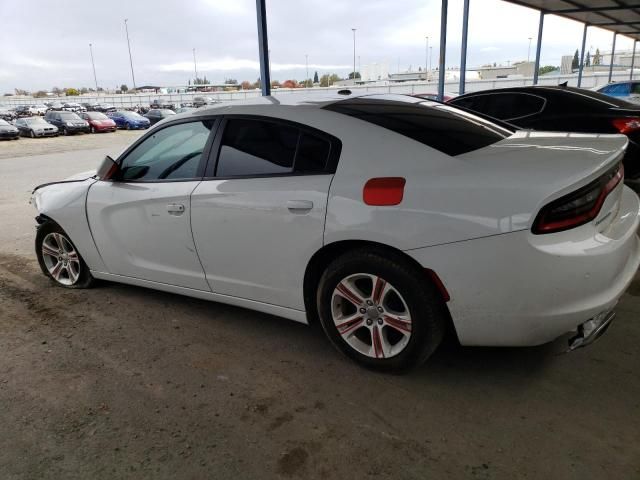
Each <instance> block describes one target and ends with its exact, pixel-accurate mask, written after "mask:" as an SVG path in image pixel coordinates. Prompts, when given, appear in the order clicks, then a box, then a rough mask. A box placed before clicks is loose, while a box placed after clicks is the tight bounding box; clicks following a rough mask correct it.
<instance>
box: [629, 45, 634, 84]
mask: <svg viewBox="0 0 640 480" xmlns="http://www.w3.org/2000/svg"><path fill="white" fill-rule="evenodd" d="M635 64H636V40H634V41H633V53H632V54H631V73H630V74H629V80H633V67H634V66H635Z"/></svg>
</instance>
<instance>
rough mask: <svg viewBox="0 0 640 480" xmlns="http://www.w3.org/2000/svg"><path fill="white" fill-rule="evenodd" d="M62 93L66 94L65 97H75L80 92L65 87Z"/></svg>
mask: <svg viewBox="0 0 640 480" xmlns="http://www.w3.org/2000/svg"><path fill="white" fill-rule="evenodd" d="M64 93H65V94H66V95H67V97H75V96H78V95H80V92H79V91H78V90H76V89H75V88H65V89H64Z"/></svg>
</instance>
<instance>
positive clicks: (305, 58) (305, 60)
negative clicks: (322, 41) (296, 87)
mask: <svg viewBox="0 0 640 480" xmlns="http://www.w3.org/2000/svg"><path fill="white" fill-rule="evenodd" d="M304 64H305V66H306V67H307V78H305V79H304V80H305V81H304V83H305V84H306V83H307V80H309V54H308V53H305V54H304Z"/></svg>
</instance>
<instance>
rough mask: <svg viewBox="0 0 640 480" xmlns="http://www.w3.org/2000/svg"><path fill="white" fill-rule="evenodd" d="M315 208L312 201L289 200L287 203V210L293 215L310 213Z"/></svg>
mask: <svg viewBox="0 0 640 480" xmlns="http://www.w3.org/2000/svg"><path fill="white" fill-rule="evenodd" d="M312 208H313V202H312V201H311V200H289V201H288V202H287V209H288V210H289V211H290V212H291V213H308V212H310V211H311V209H312Z"/></svg>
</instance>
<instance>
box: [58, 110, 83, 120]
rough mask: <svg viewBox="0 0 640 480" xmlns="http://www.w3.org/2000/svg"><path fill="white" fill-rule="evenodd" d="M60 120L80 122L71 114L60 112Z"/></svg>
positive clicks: (76, 116) (77, 117)
mask: <svg viewBox="0 0 640 480" xmlns="http://www.w3.org/2000/svg"><path fill="white" fill-rule="evenodd" d="M60 118H61V119H62V120H66V121H69V120H82V119H81V118H80V117H79V116H78V115H76V114H75V113H72V112H60Z"/></svg>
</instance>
